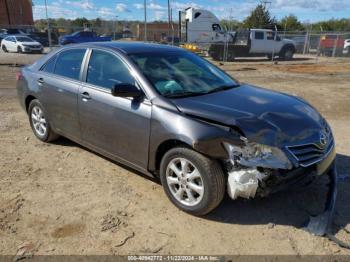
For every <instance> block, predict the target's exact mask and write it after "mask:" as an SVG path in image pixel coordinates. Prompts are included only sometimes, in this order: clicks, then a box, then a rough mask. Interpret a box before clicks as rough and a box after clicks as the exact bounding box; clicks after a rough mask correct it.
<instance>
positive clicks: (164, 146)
mask: <svg viewBox="0 0 350 262" xmlns="http://www.w3.org/2000/svg"><path fill="white" fill-rule="evenodd" d="M180 146H182V147H186V148H191V149H193V147H192V146H190V145H189V144H187V143H186V142H184V141H181V140H179V139H168V140H165V141H163V142H162V143H160V144H159V145H158V147H157V150H156V154H155V160H154V168H155V171H156V172H158V171H159V168H160V162H161V161H162V158H163V156H164V154H165V153H166V152H168V151H169V150H170V149H172V148H175V147H180Z"/></svg>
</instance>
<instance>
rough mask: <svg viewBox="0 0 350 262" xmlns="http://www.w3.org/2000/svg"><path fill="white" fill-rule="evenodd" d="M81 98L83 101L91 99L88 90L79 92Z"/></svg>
mask: <svg viewBox="0 0 350 262" xmlns="http://www.w3.org/2000/svg"><path fill="white" fill-rule="evenodd" d="M81 99H82V100H83V101H88V100H90V99H91V96H90V94H89V93H88V92H84V93H82V94H81Z"/></svg>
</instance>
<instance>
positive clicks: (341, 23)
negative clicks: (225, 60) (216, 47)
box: [221, 4, 350, 32]
mask: <svg viewBox="0 0 350 262" xmlns="http://www.w3.org/2000/svg"><path fill="white" fill-rule="evenodd" d="M221 24H222V26H223V27H224V28H225V29H226V30H236V29H239V28H266V29H274V28H277V29H278V30H279V31H281V30H282V31H307V30H310V31H317V32H322V31H324V32H329V31H336V32H339V31H347V32H349V31H350V19H347V18H342V19H329V20H326V21H320V22H316V23H310V24H307V23H302V22H301V21H299V20H298V18H297V16H295V15H293V14H290V15H287V16H285V17H283V18H282V19H280V20H277V19H276V18H275V17H271V14H270V12H269V10H268V9H267V8H266V7H265V6H264V5H262V4H259V5H257V7H256V8H255V9H254V10H252V11H251V13H250V15H249V16H248V17H247V18H246V19H245V20H243V21H242V22H240V21H237V20H227V19H224V20H222V21H221Z"/></svg>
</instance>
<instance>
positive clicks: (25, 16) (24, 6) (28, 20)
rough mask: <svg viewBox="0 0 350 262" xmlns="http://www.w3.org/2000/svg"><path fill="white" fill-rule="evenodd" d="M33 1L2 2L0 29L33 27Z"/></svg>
mask: <svg viewBox="0 0 350 262" xmlns="http://www.w3.org/2000/svg"><path fill="white" fill-rule="evenodd" d="M33 24H34V19H33V3H32V0H0V27H6V28H8V27H11V28H13V27H22V26H27V25H33Z"/></svg>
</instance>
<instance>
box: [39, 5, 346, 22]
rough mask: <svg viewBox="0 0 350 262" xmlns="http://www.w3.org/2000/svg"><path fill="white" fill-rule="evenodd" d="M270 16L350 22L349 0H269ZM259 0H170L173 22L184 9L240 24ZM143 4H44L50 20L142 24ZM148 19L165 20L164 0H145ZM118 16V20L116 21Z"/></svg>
mask: <svg viewBox="0 0 350 262" xmlns="http://www.w3.org/2000/svg"><path fill="white" fill-rule="evenodd" d="M269 1H270V2H271V3H270V4H267V7H268V8H269V10H270V12H271V14H272V16H274V17H276V18H277V19H280V18H282V17H283V16H285V15H288V14H294V15H296V16H297V17H298V18H299V20H300V21H302V22H306V23H307V22H317V21H321V20H328V19H331V18H350V0H269ZM259 2H260V1H259V0H225V1H223V0H190V1H186V0H171V6H172V8H173V10H174V11H173V20H177V19H178V11H179V10H182V9H184V8H187V7H194V8H202V9H207V10H210V11H212V12H213V13H214V14H215V15H216V16H217V17H219V18H221V19H229V18H231V19H235V20H239V21H242V20H244V18H245V17H247V16H248V15H249V13H250V11H251V10H252V9H254V8H255V7H256V5H257V4H258V3H259ZM33 3H34V7H33V9H34V19H40V18H45V17H46V15H45V0H33ZM143 3H144V1H143V0H123V1H115V0H47V4H48V15H49V17H51V18H60V17H64V18H67V19H68V18H69V19H75V18H77V17H86V18H89V19H91V18H97V17H99V18H103V19H108V20H115V19H118V20H143V19H144V15H143V12H144V10H143ZM147 9H148V19H149V21H154V20H166V19H167V0H147ZM116 16H118V18H116Z"/></svg>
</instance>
